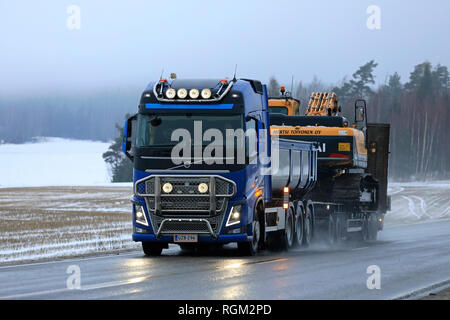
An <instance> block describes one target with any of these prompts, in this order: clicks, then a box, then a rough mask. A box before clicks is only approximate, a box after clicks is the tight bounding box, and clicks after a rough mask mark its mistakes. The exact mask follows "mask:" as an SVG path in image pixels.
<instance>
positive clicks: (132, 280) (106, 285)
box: [0, 273, 175, 300]
mask: <svg viewBox="0 0 450 320" xmlns="http://www.w3.org/2000/svg"><path fill="white" fill-rule="evenodd" d="M173 275H175V273H164V274H157V275H151V276H144V277H135V278H130V279H127V280H120V281H111V282H103V283H94V284H90V285H86V286H81V288H80V289H67V288H60V289H51V290H42V291H35V292H27V293H19V294H14V295H9V296H0V300H9V299H21V298H27V297H33V296H42V295H46V294H53V293H60V292H81V291H89V290H95V289H103V288H111V287H118V286H124V285H128V284H135V283H140V282H143V281H145V280H149V279H154V278H162V277H170V276H173Z"/></svg>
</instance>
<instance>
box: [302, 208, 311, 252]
mask: <svg viewBox="0 0 450 320" xmlns="http://www.w3.org/2000/svg"><path fill="white" fill-rule="evenodd" d="M312 236H313V215H312V208H311V206H307V207H306V214H305V217H304V226H303V245H304V246H305V247H308V246H309V245H310V244H311V241H312Z"/></svg>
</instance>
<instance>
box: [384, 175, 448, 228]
mask: <svg viewBox="0 0 450 320" xmlns="http://www.w3.org/2000/svg"><path fill="white" fill-rule="evenodd" d="M388 193H389V194H390V195H391V197H392V202H391V203H392V204H391V207H392V208H391V209H392V210H391V211H390V212H388V213H387V214H386V218H385V222H386V223H387V224H389V223H391V224H392V223H394V224H398V223H413V222H421V221H428V220H438V219H448V218H450V181H433V182H389V189H388Z"/></svg>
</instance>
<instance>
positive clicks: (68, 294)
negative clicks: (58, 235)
mask: <svg viewBox="0 0 450 320" xmlns="http://www.w3.org/2000/svg"><path fill="white" fill-rule="evenodd" d="M371 265H377V266H378V267H379V268H380V271H381V288H380V289H372V290H369V289H368V288H367V285H366V282H367V279H368V277H369V276H370V275H369V274H367V268H368V267H369V266H371ZM69 266H72V268H75V269H77V268H78V267H79V270H80V279H81V289H68V288H67V285H66V284H67V279H68V277H69V276H70V274H68V273H67V269H68V268H69ZM73 266H75V267H73ZM448 279H450V220H445V221H437V222H430V223H422V224H413V225H403V226H394V227H386V228H385V230H383V231H382V232H381V233H380V234H379V240H378V241H377V242H375V243H357V242H347V243H345V244H344V245H339V246H337V247H335V248H330V247H328V246H327V245H326V244H321V243H317V244H314V245H313V246H311V247H310V248H307V249H294V250H290V251H288V252H272V251H265V252H263V253H260V254H258V255H257V256H254V257H240V256H238V255H237V252H236V249H235V247H234V246H233V245H228V246H225V247H224V248H223V249H221V250H219V251H218V252H215V253H208V254H186V253H184V252H182V251H180V250H179V248H178V246H175V245H174V246H171V248H170V249H168V250H165V251H164V252H163V256H161V257H157V258H148V257H145V256H144V255H143V254H142V253H141V252H140V251H136V252H130V253H123V254H120V255H110V256H100V257H90V258H85V259H71V260H61V261H55V262H45V263H36V264H28V265H17V266H4V267H0V284H1V285H0V299H392V298H396V297H398V296H401V295H404V294H407V293H409V292H411V291H413V290H417V289H420V288H423V287H426V286H429V285H432V284H436V283H440V282H443V281H446V280H448Z"/></svg>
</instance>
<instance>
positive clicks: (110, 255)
mask: <svg viewBox="0 0 450 320" xmlns="http://www.w3.org/2000/svg"><path fill="white" fill-rule="evenodd" d="M137 253H140V251H139V250H135V251H132V252H126V253H119V254H115V253H111V254H107V255H102V256H97V257H95V256H94V257H87V258H68V259H63V260H57V261H44V262H33V263H23V264H12V265H7V266H0V269H8V268H17V267H28V266H39V265H44V264H52V263H68V262H74V261H88V260H97V259H106V258H119V257H125V256H131V255H135V254H137Z"/></svg>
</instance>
